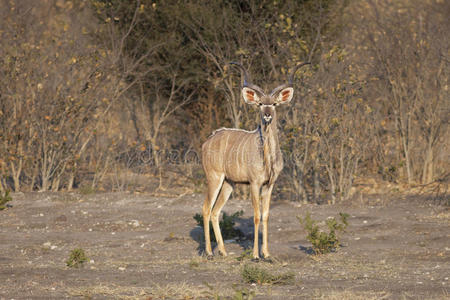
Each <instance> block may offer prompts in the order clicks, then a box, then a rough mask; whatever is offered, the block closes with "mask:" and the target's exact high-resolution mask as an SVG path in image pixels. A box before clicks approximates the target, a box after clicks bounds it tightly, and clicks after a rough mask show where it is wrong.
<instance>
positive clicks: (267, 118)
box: [263, 113, 272, 125]
mask: <svg viewBox="0 0 450 300" xmlns="http://www.w3.org/2000/svg"><path fill="white" fill-rule="evenodd" d="M263 121H264V124H266V125H267V124H270V122H272V115H271V114H269V113H265V114H264V116H263Z"/></svg>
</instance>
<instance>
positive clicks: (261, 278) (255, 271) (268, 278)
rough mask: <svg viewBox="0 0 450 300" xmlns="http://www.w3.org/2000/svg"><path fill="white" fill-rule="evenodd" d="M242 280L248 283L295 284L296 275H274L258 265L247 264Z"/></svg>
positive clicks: (289, 273) (288, 273)
mask: <svg viewBox="0 0 450 300" xmlns="http://www.w3.org/2000/svg"><path fill="white" fill-rule="evenodd" d="M242 278H243V279H244V281H245V282H247V283H257V284H290V283H293V281H294V279H295V275H294V273H292V272H287V273H279V274H272V273H271V272H269V271H268V270H266V269H263V268H262V267H259V266H257V265H254V264H245V265H244V267H243V268H242Z"/></svg>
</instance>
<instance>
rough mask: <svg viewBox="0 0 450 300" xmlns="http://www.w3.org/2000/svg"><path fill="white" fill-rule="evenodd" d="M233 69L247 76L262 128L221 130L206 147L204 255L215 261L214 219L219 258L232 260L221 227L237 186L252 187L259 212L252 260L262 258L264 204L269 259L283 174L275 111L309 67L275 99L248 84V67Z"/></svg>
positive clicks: (249, 98) (247, 95)
mask: <svg viewBox="0 0 450 300" xmlns="http://www.w3.org/2000/svg"><path fill="white" fill-rule="evenodd" d="M232 64H235V65H236V66H238V67H239V68H240V69H241V70H242V72H243V75H244V86H243V88H242V95H243V98H244V100H245V102H246V103H247V104H254V105H259V107H260V115H261V125H260V126H258V128H257V129H256V130H254V131H245V130H240V129H231V128H221V129H219V130H216V131H215V132H214V133H213V134H212V135H211V136H210V137H209V138H208V140H207V141H206V142H205V143H204V144H203V146H202V163H203V169H204V171H205V174H206V178H207V181H208V191H207V195H206V199H205V202H204V204H203V224H204V232H205V243H206V245H205V251H206V255H207V256H208V257H209V258H211V257H212V249H211V241H210V234H209V221H210V219H211V221H212V225H213V229H214V234H215V236H216V240H217V247H218V250H219V253H220V254H221V255H224V256H226V255H227V253H226V251H225V247H224V244H223V239H222V234H221V232H220V227H219V215H220V211H221V210H222V208H223V206H224V205H225V203H226V202H227V200H228V198H229V196H230V194H231V192H232V191H233V185H234V183H248V184H250V191H251V197H252V204H253V209H254V217H253V221H254V225H255V226H254V227H255V228H254V229H255V234H254V246H253V258H254V259H259V250H258V245H259V242H258V232H259V223H260V219H261V215H260V204H261V205H262V223H263V240H262V255H263V257H264V258H268V257H269V256H270V254H269V249H268V245H267V243H268V242H267V222H268V219H269V206H270V199H271V194H272V189H273V186H274V183H275V180H276V179H277V177H278V175H279V174H280V172H281V170H282V169H283V158H282V155H281V151H280V145H279V142H278V129H277V117H276V111H275V106H276V105H279V104H285V103H289V102H290V101H291V99H292V96H293V92H294V90H293V88H292V86H293V84H292V82H293V76H294V74H295V72H296V71H297V70H298V68H299V67H301V66H303V65H305V64H307V63H303V64H300V65H298V66H296V67H295V68H294V70H293V71H292V73H291V75H290V76H289V81H288V84H283V85H281V86H279V87H277V88H275V89H274V90H273V91H272V92H271V93H270V95H266V94H265V93H264V92H263V90H262V89H261V88H259V87H258V86H256V85H253V84H251V83H249V82H248V74H247V71H246V70H245V68H244V67H243V66H241V65H240V64H237V63H232ZM261 200H262V201H261Z"/></svg>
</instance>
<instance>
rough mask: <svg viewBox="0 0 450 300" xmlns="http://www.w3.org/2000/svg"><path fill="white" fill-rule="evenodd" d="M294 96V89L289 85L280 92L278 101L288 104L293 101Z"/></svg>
mask: <svg viewBox="0 0 450 300" xmlns="http://www.w3.org/2000/svg"><path fill="white" fill-rule="evenodd" d="M292 97H294V89H293V88H292V87H287V88H284V89H282V90H281V91H280V92H279V93H278V96H277V99H276V102H277V103H278V104H286V103H289V102H291V100H292Z"/></svg>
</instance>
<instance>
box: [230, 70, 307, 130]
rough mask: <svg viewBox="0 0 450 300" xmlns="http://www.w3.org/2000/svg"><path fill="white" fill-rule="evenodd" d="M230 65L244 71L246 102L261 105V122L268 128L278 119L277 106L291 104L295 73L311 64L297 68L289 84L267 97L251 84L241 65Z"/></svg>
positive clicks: (292, 73)
mask: <svg viewBox="0 0 450 300" xmlns="http://www.w3.org/2000/svg"><path fill="white" fill-rule="evenodd" d="M230 64H232V65H236V66H237V67H239V68H240V69H241V70H242V73H243V75H244V85H243V87H242V96H243V97H244V101H245V103H247V104H252V105H259V110H260V115H261V122H262V123H263V125H264V126H265V127H267V126H268V125H270V123H271V122H272V120H273V119H275V118H276V111H275V106H277V105H280V104H287V103H289V102H291V100H292V97H293V96H294V89H293V81H294V75H295V72H296V71H297V70H298V69H299V68H300V67H302V66H304V65H307V64H309V62H307V63H302V64H299V65H297V66H295V68H294V69H293V70H292V72H291V74H290V75H289V77H288V83H285V84H282V85H280V86H278V87H276V88H275V89H273V90H272V92H270V94H269V95H266V94H265V93H264V91H263V90H262V89H261V88H260V87H259V86H257V85H254V84H252V83H250V82H249V76H248V73H247V70H246V69H245V68H244V67H243V66H242V65H241V64H239V63H236V62H231V63H230Z"/></svg>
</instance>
